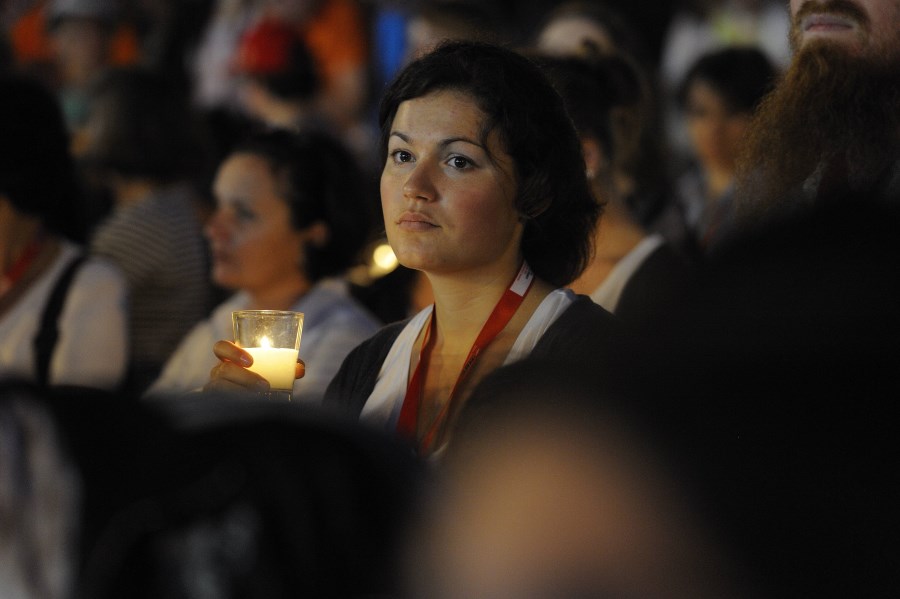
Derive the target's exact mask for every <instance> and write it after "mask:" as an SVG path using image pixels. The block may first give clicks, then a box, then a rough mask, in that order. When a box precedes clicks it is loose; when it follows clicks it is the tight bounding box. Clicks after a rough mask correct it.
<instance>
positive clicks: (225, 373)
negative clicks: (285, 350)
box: [203, 341, 306, 393]
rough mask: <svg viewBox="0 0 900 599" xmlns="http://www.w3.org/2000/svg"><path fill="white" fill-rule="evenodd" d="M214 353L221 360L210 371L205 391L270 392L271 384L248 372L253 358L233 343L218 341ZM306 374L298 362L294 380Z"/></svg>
mask: <svg viewBox="0 0 900 599" xmlns="http://www.w3.org/2000/svg"><path fill="white" fill-rule="evenodd" d="M213 353H214V354H215V355H216V357H217V358H218V359H219V363H218V364H217V365H215V366H214V367H213V368H212V370H210V371H209V382H208V383H206V385H205V386H204V387H203V390H204V391H252V392H254V393H260V392H263V391H268V390H269V387H270V385H269V382H268V381H267V380H266V379H264V378H263V377H261V376H260V375H258V374H256V373H255V372H251V371H250V370H247V367H248V366H250V365H251V364H252V363H253V356H251V355H250V354H249V353H247V352H246V351H244V350H242V349H241V348H240V347H238V346H237V345H235V344H234V343H232V342H231V341H217V342H216V344H215V345H213ZM304 374H306V365H305V364H304V363H303V361H302V360H300V359H298V360H297V366H296V370H295V371H294V378H297V379H300V378H303V375H304Z"/></svg>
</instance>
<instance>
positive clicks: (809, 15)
mask: <svg viewBox="0 0 900 599" xmlns="http://www.w3.org/2000/svg"><path fill="white" fill-rule="evenodd" d="M790 4H791V13H792V20H793V27H792V34H791V39H792V43H793V44H794V48H795V55H794V59H793V61H792V63H791V65H790V67H789V68H788V70H787V72H786V73H785V74H784V77H783V78H782V80H781V82H780V84H779V85H778V86H777V87H776V89H775V90H774V92H773V93H771V94H770V95H769V96H767V97H766V98H765V99H764V101H763V103H762V104H761V106H760V107H759V110H758V111H757V114H756V116H755V120H754V124H753V126H752V128H751V132H750V136H749V138H750V139H749V140H748V142H747V144H746V147H745V152H744V155H743V157H742V160H741V165H740V171H739V174H738V198H739V210H740V211H742V212H743V213H744V216H745V217H746V218H747V219H749V220H753V221H755V220H757V219H758V217H760V216H765V217H768V216H771V215H772V214H773V212H774V213H779V212H781V211H783V210H785V209H786V210H787V211H792V210H793V209H795V208H797V207H801V206H803V205H804V204H807V203H810V202H812V203H818V202H820V201H822V200H824V199H825V198H828V197H832V198H840V197H842V196H843V195H845V194H846V193H854V194H862V195H863V196H866V197H873V198H876V197H880V196H881V195H883V194H884V193H885V192H888V193H890V192H891V191H892V186H893V185H894V184H893V183H891V181H892V180H891V177H892V174H891V172H892V171H891V169H894V170H896V165H897V164H898V163H900V111H898V110H897V106H900V0H824V1H820V0H791V3H790ZM894 191H895V190H894Z"/></svg>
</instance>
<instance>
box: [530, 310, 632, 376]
mask: <svg viewBox="0 0 900 599" xmlns="http://www.w3.org/2000/svg"><path fill="white" fill-rule="evenodd" d="M621 329H622V324H621V322H620V320H619V319H618V318H616V317H615V316H614V315H613V314H611V313H610V312H609V311H607V310H606V309H604V308H603V307H601V306H599V305H598V304H596V303H594V301H593V300H591V298H590V297H588V296H586V295H580V294H572V301H571V303H570V304H569V306H568V308H566V310H565V311H564V312H563V313H562V314H561V315H560V316H559V317H558V318H557V319H556V320H555V321H554V322H553V324H552V325H550V326H549V327H548V328H547V331H546V332H545V333H544V334H543V336H542V337H541V339H540V341H539V342H538V343H537V345H536V346H535V348H534V351H533V352H532V356H533V357H537V358H541V357H542V358H547V359H553V360H564V361H565V360H574V361H579V362H581V361H585V360H592V359H601V358H600V356H601V355H602V354H603V353H604V352H606V351H608V349H609V347H610V345H612V344H614V343H615V339H616V337H617V336H618V335H619V334H620V332H621Z"/></svg>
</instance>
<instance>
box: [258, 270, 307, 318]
mask: <svg viewBox="0 0 900 599" xmlns="http://www.w3.org/2000/svg"><path fill="white" fill-rule="evenodd" d="M311 288H312V283H310V282H309V281H308V280H307V279H306V278H305V277H286V278H284V279H283V280H282V281H279V284H278V285H270V286H267V287H265V288H264V289H257V290H249V289H248V290H246V292H247V294H248V295H249V296H250V302H249V304H248V306H247V308H248V309H250V310H290V309H291V307H292V306H293V305H294V304H296V303H297V301H298V300H299V299H300V298H301V297H303V296H304V295H306V294H307V293H308V292H309V290H310V289H311Z"/></svg>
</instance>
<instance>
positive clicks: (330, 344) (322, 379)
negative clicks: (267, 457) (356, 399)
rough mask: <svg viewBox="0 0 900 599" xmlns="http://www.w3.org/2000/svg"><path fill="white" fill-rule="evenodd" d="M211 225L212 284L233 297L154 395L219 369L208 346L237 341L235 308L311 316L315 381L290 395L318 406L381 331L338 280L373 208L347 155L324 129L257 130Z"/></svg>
mask: <svg viewBox="0 0 900 599" xmlns="http://www.w3.org/2000/svg"><path fill="white" fill-rule="evenodd" d="M213 195H214V196H215V198H216V209H215V211H214V212H213V214H212V215H211V216H210V219H209V222H208V223H207V225H206V228H205V232H206V238H207V240H208V241H209V245H210V255H211V257H212V278H213V281H214V282H215V283H216V284H217V285H219V286H220V287H222V288H225V289H230V290H233V291H235V292H236V293H235V294H234V295H232V296H231V297H230V298H229V299H227V300H226V301H224V302H223V303H222V304H220V305H219V306H218V307H217V308H215V310H213V313H212V314H211V315H210V317H209V318H208V319H206V320H204V321H203V322H201V323H199V324H198V325H197V326H196V327H194V329H193V330H192V331H191V332H190V333H189V334H188V336H187V337H186V338H185V339H184V340H183V341H182V342H181V344H180V346H179V348H178V350H176V352H175V353H174V354H173V355H172V357H171V358H170V359H169V361H168V362H167V364H166V367H165V368H164V370H163V373H162V375H161V376H160V378H159V379H158V380H157V381H156V382H155V383H154V384H153V387H152V388H151V389H150V393H151V394H153V395H158V394H164V393H165V394H172V393H181V392H187V391H190V390H193V389H198V388H200V387H202V386H203V384H204V383H206V381H207V380H208V379H209V370H210V368H212V367H213V366H214V365H215V362H216V360H215V357H214V356H213V354H212V352H210V347H211V346H212V345H213V344H214V343H215V342H216V340H218V339H222V338H229V339H230V338H231V331H232V324H231V313H232V311H234V310H247V309H256V310H260V309H262V310H293V311H296V312H303V313H304V315H305V318H304V326H303V348H304V359H305V360H306V363H307V364H308V365H309V376H306V377H304V378H303V379H302V380H299V381H297V382H296V384H295V386H294V393H293V397H294V398H295V399H300V400H301V401H304V402H311V403H318V402H321V400H322V395H323V394H324V392H325V387H326V386H327V385H328V383H329V382H330V381H331V378H332V377H333V376H334V373H335V372H337V369H338V367H339V366H340V364H341V362H342V361H343V359H344V358H345V357H346V356H347V354H348V353H349V352H350V350H351V349H353V348H354V347H356V346H357V345H358V344H359V343H360V342H362V341H363V340H365V339H366V338H368V337H369V336H370V335H372V333H374V332H375V331H376V330H377V329H378V327H379V325H380V322H378V321H377V320H376V319H375V318H374V317H373V316H372V315H370V314H369V313H368V311H366V310H365V308H363V307H362V306H361V305H360V304H358V303H357V302H356V301H355V300H354V299H352V298H351V297H350V295H349V293H348V290H347V285H346V283H345V282H344V281H342V280H341V278H340V277H341V275H343V274H344V273H345V272H346V271H347V269H348V268H350V267H351V266H354V265H355V264H357V263H358V261H359V257H360V256H359V253H360V250H361V249H362V247H363V246H364V245H365V244H366V242H367V241H368V240H369V238H370V234H369V232H370V230H371V224H372V212H373V211H372V206H371V205H370V198H369V197H368V195H367V194H366V187H365V186H364V181H363V175H362V173H361V171H360V169H359V168H358V167H357V165H356V164H355V162H354V159H353V156H352V154H351V153H350V151H349V150H348V149H347V148H345V147H344V145H343V144H342V143H341V142H339V141H338V140H337V139H335V138H333V137H332V136H330V135H327V134H324V133H320V132H313V131H309V132H305V133H300V134H296V133H291V132H288V131H286V130H274V131H270V132H263V133H258V134H255V135H253V136H252V137H250V138H249V139H247V140H245V141H243V142H242V143H239V144H238V145H237V146H235V148H234V149H233V150H232V151H231V152H230V153H229V155H228V156H227V157H226V158H225V160H223V161H222V164H221V165H220V167H219V170H218V173H217V175H216V178H215V182H214V184H213Z"/></svg>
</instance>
